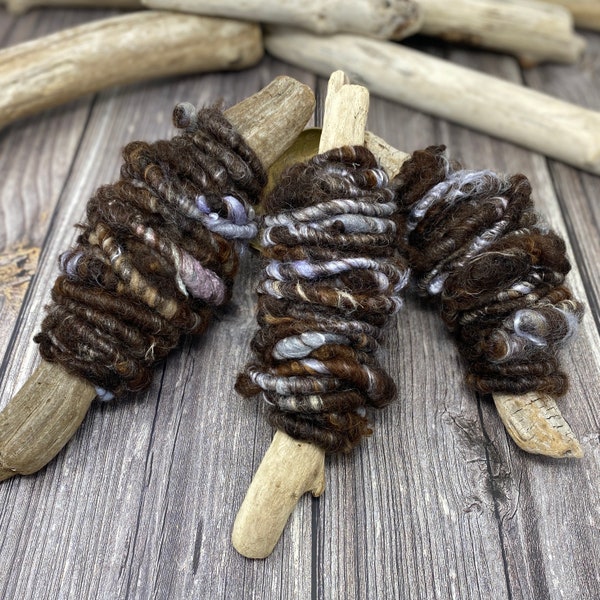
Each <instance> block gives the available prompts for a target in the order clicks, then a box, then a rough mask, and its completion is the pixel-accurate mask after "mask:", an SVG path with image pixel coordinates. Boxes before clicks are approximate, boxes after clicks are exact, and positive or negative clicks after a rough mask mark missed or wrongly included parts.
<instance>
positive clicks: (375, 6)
mask: <svg viewBox="0 0 600 600" xmlns="http://www.w3.org/2000/svg"><path fill="white" fill-rule="evenodd" d="M142 2H143V3H144V5H145V6H149V7H150V8H161V9H165V10H181V11H183V12H191V13H198V14H202V15H214V16H219V17H231V18H234V19H248V20H250V21H261V22H263V23H280V24H284V25H291V26H294V27H301V28H302V29H308V30H309V31H313V32H315V33H319V34H331V33H337V32H339V31H345V32H350V33H357V34H360V35H367V36H372V37H378V38H389V39H396V40H399V39H402V38H405V37H407V36H409V35H411V34H413V33H415V32H416V31H417V30H418V29H419V27H420V24H421V11H420V9H419V7H418V5H417V4H416V2H415V1H414V0H304V1H303V2H298V1H297V0H142Z"/></svg>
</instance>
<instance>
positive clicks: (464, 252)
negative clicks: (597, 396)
mask: <svg viewBox="0 0 600 600" xmlns="http://www.w3.org/2000/svg"><path fill="white" fill-rule="evenodd" d="M443 151H444V148H443V147H431V148H428V149H426V150H423V151H419V152H415V153H414V154H413V156H412V158H411V160H409V161H408V162H407V163H405V164H404V166H403V168H402V171H401V173H400V174H399V175H398V177H397V178H396V180H395V181H394V184H395V186H396V187H397V193H396V199H397V202H398V206H399V212H398V215H397V217H396V221H397V223H398V238H397V243H398V247H399V248H400V251H401V252H402V253H403V254H404V255H405V256H407V257H408V261H409V264H410V266H411V269H412V271H413V275H414V282H415V284H416V288H417V290H418V292H419V293H421V294H422V295H426V296H430V297H433V298H437V299H439V303H440V308H441V314H442V317H443V319H444V322H445V323H446V325H447V326H448V328H449V329H450V331H451V332H452V333H453V335H454V337H455V339H456V341H457V344H458V348H459V350H460V353H461V354H462V356H463V357H464V358H465V359H466V362H467V364H468V375H467V381H468V383H469V384H470V385H472V386H473V387H474V388H475V389H477V390H478V391H480V392H505V393H514V394H523V393H525V392H530V391H538V392H545V393H548V394H552V395H560V394H563V393H564V392H565V391H566V389H567V375H566V374H565V373H564V372H562V371H561V370H560V368H559V361H558V351H559V349H560V348H561V346H562V344H563V343H564V342H565V341H566V340H568V339H569V338H570V337H571V336H572V335H573V334H574V332H575V330H576V329H577V326H578V323H579V321H580V320H581V317H582V313H583V307H582V305H581V304H580V303H579V302H577V301H576V300H574V299H573V298H572V296H571V292H570V291H569V290H568V289H567V288H566V287H565V286H564V280H565V276H566V274H567V273H568V271H569V270H570V265H569V262H568V260H567V258H566V256H565V244H564V242H563V240H562V239H561V238H560V237H559V236H558V235H557V234H556V233H554V232H553V231H551V230H550V229H549V228H548V227H547V226H546V225H545V224H543V223H542V222H541V221H540V219H539V215H537V214H536V212H535V211H534V206H533V201H532V199H531V186H530V184H529V181H528V180H527V178H526V177H525V176H524V175H513V176H511V177H507V176H503V175H498V174H496V173H494V172H492V171H487V170H486V171H467V170H463V169H460V168H459V167H458V166H457V165H452V164H451V163H450V161H449V160H448V159H447V158H446V156H445V155H444V152H443Z"/></svg>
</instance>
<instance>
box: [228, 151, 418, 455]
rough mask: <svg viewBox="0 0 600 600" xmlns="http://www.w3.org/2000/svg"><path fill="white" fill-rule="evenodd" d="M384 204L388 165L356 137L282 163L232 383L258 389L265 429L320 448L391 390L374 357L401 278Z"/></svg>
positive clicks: (332, 447) (362, 420) (341, 440)
mask: <svg viewBox="0 0 600 600" xmlns="http://www.w3.org/2000/svg"><path fill="white" fill-rule="evenodd" d="M395 211H396V204H395V202H394V199H393V193H392V191H391V190H390V188H389V187H388V178H387V175H386V174H385V172H384V171H383V170H382V169H380V168H378V166H377V162H376V160H375V157H374V156H373V155H372V153H371V152H369V151H368V150H367V149H365V148H364V147H362V146H346V147H343V148H339V149H334V150H331V151H328V152H325V153H323V154H320V155H317V156H315V157H313V158H312V159H310V160H309V161H307V162H305V163H301V164H298V165H295V166H293V167H291V168H290V169H288V170H287V171H286V172H285V173H284V174H283V176H282V177H281V179H280V181H279V183H278V185H277V186H276V187H275V189H274V190H273V192H272V194H271V195H270V196H269V197H268V198H267V200H266V204H265V215H264V217H263V220H262V230H261V233H260V241H261V244H262V251H263V254H264V257H265V258H266V259H267V260H268V263H267V264H266V266H265V268H264V271H263V274H262V278H261V281H260V283H259V285H258V295H259V299H258V308H257V320H258V324H259V327H260V328H259V329H258V331H257V332H256V334H255V336H254V338H253V340H252V343H251V347H252V351H253V353H254V357H255V358H254V360H253V361H252V362H250V363H249V364H248V366H247V367H246V369H245V371H244V372H243V373H242V374H241V375H240V376H239V377H238V380H237V383H236V389H237V390H238V392H240V393H241V394H242V395H244V396H254V395H258V396H260V398H262V400H264V402H265V403H266V404H267V405H268V418H269V420H270V422H271V423H272V424H273V425H274V426H275V427H277V428H278V429H281V430H283V431H284V432H286V433H287V434H288V435H290V436H291V437H293V438H296V439H298V440H303V441H308V442H311V443H314V444H316V445H318V446H320V447H322V448H323V449H324V450H326V451H329V452H337V451H348V450H350V449H351V448H353V447H354V446H355V445H356V444H358V443H359V442H360V440H361V438H362V437H363V436H365V435H369V434H370V433H371V428H370V425H369V419H368V415H367V409H368V408H370V407H375V408H380V407H383V406H385V405H386V404H388V403H389V402H391V401H392V400H393V399H394V398H395V395H396V387H395V384H394V381H393V379H392V378H391V377H390V375H389V374H388V373H387V372H386V371H385V370H384V369H383V368H382V366H381V365H380V363H379V361H378V356H377V354H378V348H379V343H380V340H381V337H382V328H383V326H384V325H385V324H386V322H387V321H388V319H389V317H390V315H392V314H394V313H395V312H396V311H398V309H399V308H400V307H401V305H402V300H401V297H400V294H401V291H402V289H403V288H404V286H405V285H406V283H407V280H408V270H407V268H406V264H405V262H404V261H403V260H402V259H400V258H399V257H398V256H397V255H396V254H395V250H394V240H395V237H396V225H395V223H394V222H393V221H392V219H391V217H392V215H393V214H394V212H395Z"/></svg>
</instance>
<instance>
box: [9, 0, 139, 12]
mask: <svg viewBox="0 0 600 600" xmlns="http://www.w3.org/2000/svg"><path fill="white" fill-rule="evenodd" d="M0 4H1V3H0ZM5 4H6V9H7V10H8V12H10V13H12V14H15V15H20V14H22V13H24V12H27V11H28V10H29V9H30V8H36V7H38V6H52V7H56V8H58V7H63V6H64V7H66V6H72V7H77V8H125V9H138V10H139V9H140V8H142V2H141V0H6V2H5Z"/></svg>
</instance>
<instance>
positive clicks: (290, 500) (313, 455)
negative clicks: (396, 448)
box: [231, 71, 369, 558]
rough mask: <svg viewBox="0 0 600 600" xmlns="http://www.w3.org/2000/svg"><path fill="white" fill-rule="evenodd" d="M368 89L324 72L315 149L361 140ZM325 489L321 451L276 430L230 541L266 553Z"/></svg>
mask: <svg viewBox="0 0 600 600" xmlns="http://www.w3.org/2000/svg"><path fill="white" fill-rule="evenodd" d="M368 110H369V92H368V91H367V90H366V89H365V88H363V87H360V86H357V85H349V81H348V78H347V77H346V75H345V74H344V73H343V72H342V71H337V72H335V73H333V74H332V75H331V77H330V78H329V86H328V88H327V97H326V100H325V111H324V115H323V130H322V133H321V140H320V143H319V152H325V151H326V150H330V149H332V148H337V147H338V146H344V145H346V144H361V145H362V144H363V143H364V139H365V126H366V124H367V113H368ZM324 490H325V453H324V452H323V450H321V449H320V448H318V447H316V446H314V445H312V444H307V443H303V442H299V441H297V440H294V439H292V438H291V437H289V436H288V435H287V434H285V433H283V432H281V431H278V432H277V433H276V434H275V437H274V438H273V442H272V443H271V446H270V448H269V450H268V451H267V453H266V454H265V456H264V458H263V460H262V462H261V464H260V466H259V467H258V470H257V471H256V474H255V475H254V478H253V479H252V483H251V484H250V487H249V488H248V492H247V494H246V497H245V498H244V501H243V503H242V506H241V508H240V510H239V512H238V515H237V517H236V520H235V523H234V526H233V532H232V535H231V541H232V543H233V546H234V547H235V549H236V550H237V551H238V552H239V553H240V554H242V555H243V556H246V557H247V558H266V557H267V556H268V555H269V554H271V552H272V551H273V548H274V547H275V545H276V544H277V541H278V540H279V538H280V537H281V533H282V532H283V529H284V527H285V524H286V523H287V521H288V518H289V516H290V515H291V513H292V511H293V510H294V507H295V506H296V504H297V503H298V500H300V498H301V496H302V495H303V494H305V493H306V492H312V494H313V495H314V496H319V495H321V494H322V493H323V491H324Z"/></svg>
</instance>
